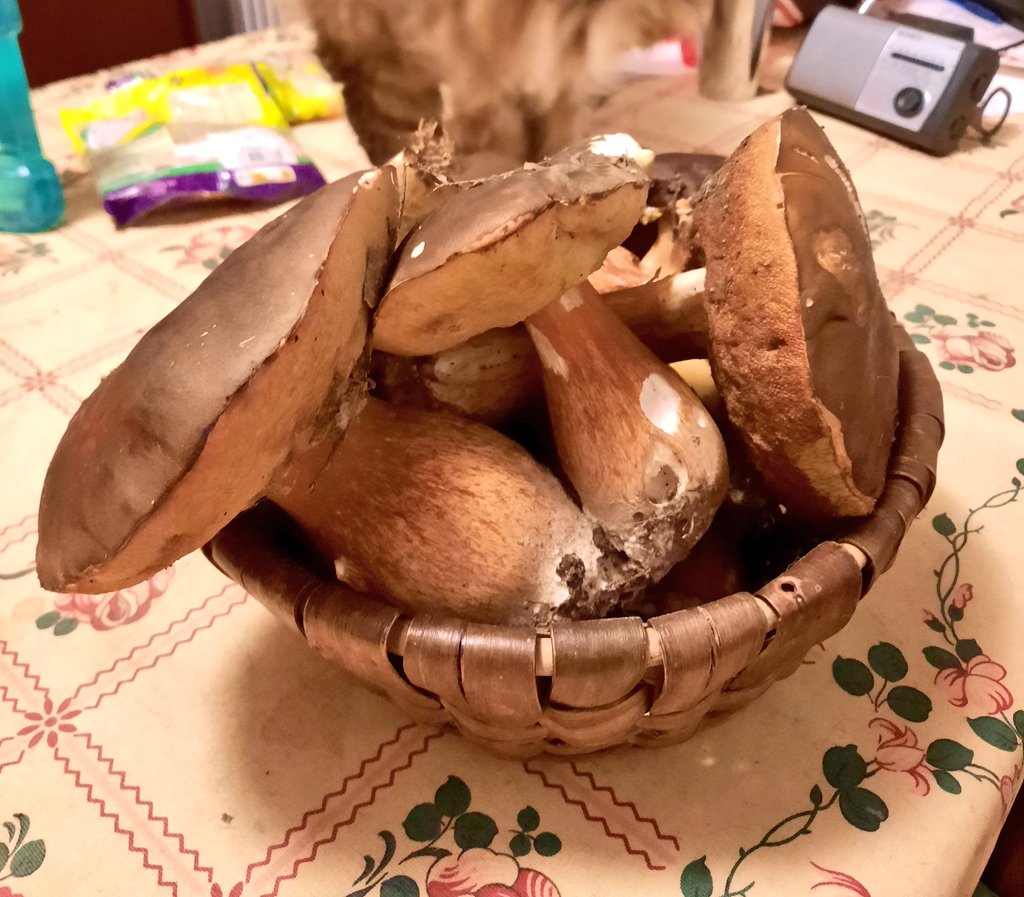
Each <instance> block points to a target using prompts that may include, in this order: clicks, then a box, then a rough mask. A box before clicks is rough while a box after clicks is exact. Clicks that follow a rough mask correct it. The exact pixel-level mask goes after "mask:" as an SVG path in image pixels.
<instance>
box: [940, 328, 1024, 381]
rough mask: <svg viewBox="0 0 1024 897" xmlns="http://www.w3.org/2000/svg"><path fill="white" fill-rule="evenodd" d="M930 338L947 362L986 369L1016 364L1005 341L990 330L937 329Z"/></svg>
mask: <svg viewBox="0 0 1024 897" xmlns="http://www.w3.org/2000/svg"><path fill="white" fill-rule="evenodd" d="M931 337H932V339H933V340H935V341H936V342H937V343H938V344H939V352H940V354H941V355H942V356H943V361H946V362H949V363H950V364H968V365H977V366H978V367H980V368H984V369H985V370H986V371H1002V370H1005V369H1006V368H1012V367H1013V366H1014V365H1015V364H1016V363H1017V360H1016V359H1015V358H1014V357H1013V353H1014V348H1013V346H1012V345H1010V342H1009V340H1007V339H1006V337H1004V336H1001V335H1000V334H998V333H994V332H993V331H991V330H985V331H982V332H980V333H967V334H954V333H952V332H951V331H948V330H937V331H935V332H934V333H932V334H931Z"/></svg>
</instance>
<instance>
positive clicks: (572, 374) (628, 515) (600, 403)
mask: <svg viewBox="0 0 1024 897" xmlns="http://www.w3.org/2000/svg"><path fill="white" fill-rule="evenodd" d="M526 323H527V328H528V329H529V331H530V335H531V337H532V338H533V341H534V344H535V345H536V347H537V354H538V355H539V356H540V359H541V363H542V365H543V368H544V389H545V392H546V394H547V400H548V408H549V411H550V415H551V425H552V430H553V432H554V437H555V444H556V447H557V449H558V455H559V458H560V460H561V462H562V465H563V467H564V469H565V472H566V474H567V475H568V477H569V479H570V481H571V482H572V484H573V486H574V487H575V488H576V491H577V493H578V494H579V497H580V501H581V503H582V505H583V508H584V510H586V511H587V512H588V513H589V514H590V515H591V516H592V517H593V518H594V519H595V520H596V521H597V522H598V523H599V524H600V525H601V526H602V528H603V529H604V531H605V532H606V534H607V535H608V536H609V538H610V539H611V540H612V543H613V545H614V547H615V548H617V549H619V550H620V551H622V552H623V553H625V554H626V555H627V556H628V557H629V558H631V559H632V560H634V561H635V562H637V563H639V564H640V565H641V566H642V567H643V568H644V569H645V570H646V571H647V572H648V575H649V576H650V578H651V579H652V580H657V579H659V578H661V577H662V576H663V575H664V574H665V573H667V572H668V570H669V569H670V568H671V567H672V565H673V564H675V563H676V562H677V561H678V560H680V559H681V558H683V557H685V556H686V554H687V553H688V552H689V550H690V548H691V547H692V546H693V545H694V544H695V543H696V542H697V540H698V539H700V537H701V536H702V535H703V534H704V532H705V530H706V529H707V528H708V526H709V525H710V523H711V520H712V518H713V517H714V515H715V511H716V510H717V508H718V505H719V504H720V503H721V501H722V499H723V498H724V496H725V493H726V489H727V488H728V468H727V461H726V451H725V445H724V444H723V441H722V437H721V434H720V433H719V432H718V428H717V427H716V426H715V424H714V421H713V420H712V419H711V415H710V414H709V413H708V412H707V411H706V410H705V408H704V406H703V405H701V403H700V400H699V399H698V398H697V397H696V395H695V394H694V393H693V391H692V390H691V389H690V388H689V387H688V386H687V385H686V384H685V382H683V380H682V379H681V378H680V377H679V376H678V375H677V374H676V373H675V372H674V371H673V370H672V369H671V368H669V367H668V366H667V365H665V364H664V363H663V362H661V361H660V360H658V358H656V357H655V356H654V355H653V354H652V353H651V352H650V351H649V350H648V349H647V348H645V347H644V345H643V344H642V343H641V342H640V341H639V340H638V339H637V338H636V337H635V336H634V335H633V334H632V333H631V332H630V330H629V328H628V327H626V325H625V324H623V322H622V321H621V320H620V319H619V318H618V317H617V316H616V315H615V314H614V313H613V312H612V311H611V310H610V309H609V308H608V307H607V306H606V305H605V303H604V302H603V301H602V299H601V297H600V296H599V295H598V293H597V292H596V291H595V290H594V288H593V287H592V286H590V284H588V283H582V284H579V285H578V286H575V287H573V288H571V289H570V290H568V291H567V292H566V293H565V294H564V295H563V296H562V298H561V299H559V300H557V301H556V302H553V303H551V304H550V305H548V306H547V307H545V308H544V309H542V310H541V311H539V312H537V313H536V314H534V315H532V316H531V317H530V318H528V319H527V322H526Z"/></svg>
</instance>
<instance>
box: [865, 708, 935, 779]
mask: <svg viewBox="0 0 1024 897" xmlns="http://www.w3.org/2000/svg"><path fill="white" fill-rule="evenodd" d="M868 728H869V729H874V730H875V732H876V733H877V735H878V747H877V748H876V749H875V762H876V763H877V764H878V766H879V768H880V769H886V770H888V771H889V772H903V773H906V774H907V775H909V776H910V778H911V779H913V781H914V793H915V794H920V795H921V796H922V797H924V796H925V795H926V794H927V793H928V791H929V788H930V785H929V783H928V777H927V776H926V775H925V770H926V769H927V768H928V767H927V766H925V762H924V750H923V749H922V748H919V747H918V746H917V735H915V734H914V733H913V732H912V731H911V730H910V729H909V728H907V727H903V728H901V727H899V726H897V725H896V724H895V723H892V722H890V721H889V720H887V719H882V718H881V717H878V718H876V719H873V720H871V722H870V723H868Z"/></svg>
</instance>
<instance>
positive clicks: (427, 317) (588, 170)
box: [373, 134, 650, 356]
mask: <svg viewBox="0 0 1024 897" xmlns="http://www.w3.org/2000/svg"><path fill="white" fill-rule="evenodd" d="M649 159H650V153H649V152H647V151H646V150H643V149H641V148H640V147H639V145H638V144H637V143H636V142H635V141H634V140H633V139H632V138H630V137H628V136H626V135H624V134H613V135H607V136H604V137H600V138H594V139H592V140H590V141H588V142H587V143H586V144H584V145H581V146H577V147H571V148H569V149H567V150H565V151H563V152H562V153H559V154H557V155H555V156H552V157H551V158H549V159H545V160H544V161H543V162H541V163H539V164H536V165H528V166H526V167H525V168H522V169H519V170H517V171H513V172H508V173H506V174H503V175H498V176H496V177H492V178H488V179H486V180H483V181H479V182H476V183H474V184H470V185H468V186H466V187H464V188H463V189H461V190H459V191H458V192H457V193H456V194H455V195H453V196H452V197H451V198H450V199H449V200H448V201H447V202H445V203H443V204H442V205H441V206H440V207H439V208H437V209H436V210H435V211H434V212H432V213H431V214H429V215H427V217H426V218H425V219H424V220H423V221H422V222H421V223H420V224H419V225H418V226H417V227H416V228H415V229H414V230H413V231H412V233H410V235H409V236H408V238H407V239H406V241H405V244H404V245H403V247H402V249H401V251H400V252H399V254H398V258H397V262H396V265H395V271H394V274H393V276H392V278H391V283H390V285H389V287H388V290H387V293H386V294H385V295H384V298H383V299H382V300H381V303H380V307H379V308H378V309H377V313H376V315H375V316H374V323H373V340H374V346H375V348H377V349H380V350H382V351H384V352H390V353H392V354H394V355H411V356H416V355H432V354H434V353H436V352H440V351H443V350H444V349H448V348H451V347H452V346H456V345H458V344H459V343H462V342H465V341H466V340H467V339H469V338H470V337H472V336H475V335H476V334H478V333H482V332H484V331H485V330H490V329H491V328H493V327H508V326H511V325H513V324H516V323H518V322H520V321H522V320H523V319H524V318H525V317H526V316H527V315H529V314H530V313H531V312H533V311H536V310H537V309H538V308H541V307H542V306H544V305H546V304H547V303H549V302H551V301H552V300H554V299H557V298H558V296H560V295H561V294H562V293H563V292H564V291H565V290H566V289H567V288H568V287H569V286H571V285H572V284H574V283H578V282H579V281H581V280H583V279H584V278H585V277H586V276H587V275H588V274H589V273H590V272H591V271H593V270H595V269H596V268H597V267H598V266H599V265H600V264H601V261H602V259H603V258H604V257H605V255H606V254H607V253H608V251H609V250H611V249H612V248H613V247H614V246H617V245H619V244H620V243H621V242H622V240H623V239H624V238H625V237H626V236H627V235H628V234H629V232H630V230H631V229H632V228H633V226H634V224H635V223H636V222H637V220H638V219H639V217H640V212H641V210H642V209H643V205H644V200H645V197H646V194H647V175H646V173H645V171H644V166H645V165H646V164H648V163H649Z"/></svg>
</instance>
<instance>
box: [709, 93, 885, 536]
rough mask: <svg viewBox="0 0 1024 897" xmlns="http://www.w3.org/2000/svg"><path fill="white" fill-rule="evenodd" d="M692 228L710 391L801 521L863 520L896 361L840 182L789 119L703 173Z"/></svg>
mask: <svg viewBox="0 0 1024 897" xmlns="http://www.w3.org/2000/svg"><path fill="white" fill-rule="evenodd" d="M695 220H696V226H697V231H698V241H699V242H700V244H701V245H702V246H703V248H704V251H705V254H706V257H707V279H706V286H705V311H706V313H707V319H708V338H709V343H710V353H711V361H712V365H713V369H714V372H715V380H716V383H717V384H718V386H719V389H720V390H721V392H722V396H723V398H724V400H725V404H726V407H727V409H728V412H729V417H730V418H731V419H732V421H733V422H734V423H735V424H736V425H737V426H738V428H739V430H740V431H741V432H742V433H743V434H744V438H745V440H746V443H747V446H748V448H749V449H750V451H751V454H752V457H753V459H754V461H755V463H756V465H757V467H758V469H759V470H760V471H761V473H762V475H763V476H764V477H765V480H766V481H767V483H768V485H769V486H770V487H771V488H772V489H773V491H774V492H775V495H776V497H777V498H778V500H779V501H780V502H782V503H783V504H784V505H786V507H787V508H789V509H790V510H792V511H795V512H797V513H799V514H801V515H803V516H806V517H828V516H831V515H834V514H841V515H858V514H866V513H868V512H869V511H870V510H871V509H872V507H873V506H874V500H875V498H876V497H877V496H878V495H879V494H880V493H881V490H882V487H883V485H884V483H885V473H886V467H887V464H888V458H889V451H890V448H891V445H892V439H893V432H894V428H895V419H896V378H897V365H898V356H897V351H896V347H895V344H894V341H893V337H892V327H891V321H890V315H889V311H888V308H887V307H886V303H885V299H884V297H883V296H882V293H881V290H880V288H879V285H878V279H877V277H876V275H875V269H874V264H873V261H872V254H871V241H870V239H869V236H868V232H867V228H866V226H865V223H864V218H863V215H862V213H861V210H860V205H859V203H858V201H857V195H856V193H855V191H854V189H853V184H852V182H851V180H850V175H849V172H848V171H847V170H846V168H845V166H844V165H843V163H842V162H841V161H840V160H839V156H838V154H837V153H836V151H835V149H834V148H833V147H832V145H831V144H830V143H829V141H828V139H827V138H826V137H825V134H824V132H823V131H822V129H821V128H820V127H819V126H818V125H817V124H816V123H815V122H814V120H813V119H812V118H811V116H810V115H809V114H808V113H807V112H806V111H805V110H803V109H793V110H790V111H788V112H786V113H784V114H783V115H782V116H781V117H780V118H777V119H773V120H772V121H769V122H767V123H766V124H764V125H763V126H761V127H760V128H758V129H757V130H756V131H755V132H754V133H753V134H751V135H750V137H748V138H747V139H746V140H744V141H743V143H742V144H741V146H740V148H739V149H738V150H737V151H736V152H735V153H734V154H733V155H732V156H731V157H730V158H729V160H728V162H726V164H725V166H724V167H723V168H722V169H720V170H719V171H718V172H717V173H716V174H714V175H712V176H711V178H710V179H709V181H708V182H707V183H706V184H705V186H704V188H703V189H702V191H701V195H700V197H699V198H698V201H697V207H696V214H695Z"/></svg>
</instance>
